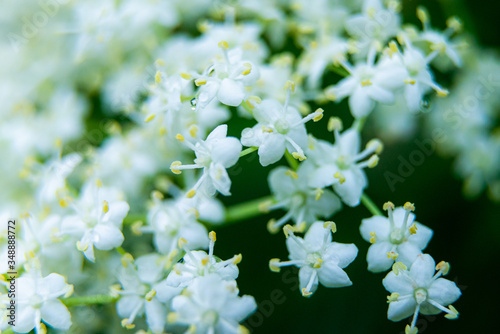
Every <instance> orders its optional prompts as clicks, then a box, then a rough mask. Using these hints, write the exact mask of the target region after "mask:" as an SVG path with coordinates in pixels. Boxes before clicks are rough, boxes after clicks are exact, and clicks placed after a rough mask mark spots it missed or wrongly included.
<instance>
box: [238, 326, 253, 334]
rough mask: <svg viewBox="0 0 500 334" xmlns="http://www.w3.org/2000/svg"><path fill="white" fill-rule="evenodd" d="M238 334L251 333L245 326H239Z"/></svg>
mask: <svg viewBox="0 0 500 334" xmlns="http://www.w3.org/2000/svg"><path fill="white" fill-rule="evenodd" d="M237 334H250V331H249V330H248V328H246V327H245V326H243V325H239V327H238V332H237Z"/></svg>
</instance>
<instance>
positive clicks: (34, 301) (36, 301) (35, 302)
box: [30, 294, 43, 308]
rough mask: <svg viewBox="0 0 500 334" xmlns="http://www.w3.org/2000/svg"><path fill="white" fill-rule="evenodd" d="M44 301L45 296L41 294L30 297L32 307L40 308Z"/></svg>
mask: <svg viewBox="0 0 500 334" xmlns="http://www.w3.org/2000/svg"><path fill="white" fill-rule="evenodd" d="M42 303H43V298H42V297H41V296H40V295H37V294H34V295H33V296H31V298H30V305H31V307H33V308H40V307H42Z"/></svg>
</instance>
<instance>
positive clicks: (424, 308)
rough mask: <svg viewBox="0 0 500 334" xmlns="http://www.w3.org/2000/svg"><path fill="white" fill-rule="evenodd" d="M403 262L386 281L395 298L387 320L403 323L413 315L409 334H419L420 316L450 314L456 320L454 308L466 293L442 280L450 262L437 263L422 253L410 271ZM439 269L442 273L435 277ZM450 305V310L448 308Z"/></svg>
mask: <svg viewBox="0 0 500 334" xmlns="http://www.w3.org/2000/svg"><path fill="white" fill-rule="evenodd" d="M406 269H407V268H406V266H405V265H403V264H402V263H400V262H397V263H396V264H394V267H393V271H391V272H390V273H389V274H387V276H386V277H385V278H384V280H383V281H382V282H383V284H384V287H385V288H386V290H387V291H389V292H391V295H390V296H388V297H387V299H388V302H389V303H390V304H389V310H388V312H387V317H388V318H389V320H392V321H400V320H403V319H405V318H408V317H409V316H411V315H412V314H413V321H412V323H411V326H409V325H407V327H406V333H407V334H416V333H417V329H416V328H415V324H416V322H417V317H418V314H419V313H422V314H427V315H430V314H439V313H441V312H446V313H447V314H446V315H445V317H446V318H448V319H456V318H457V317H458V311H457V310H456V309H455V308H454V307H453V306H452V305H450V304H451V303H454V302H455V301H456V300H457V299H458V298H459V297H460V295H461V294H462V293H461V292H460V289H459V288H458V287H457V285H456V284H455V283H454V282H451V281H449V280H447V279H444V278H440V276H441V275H446V274H447V273H448V271H449V269H450V266H449V264H448V263H446V262H444V261H442V262H440V263H438V265H437V266H436V263H435V262H434V259H433V258H432V257H431V256H430V255H428V254H421V255H419V256H418V257H417V259H416V260H415V262H413V264H412V266H411V268H410V270H406ZM435 270H438V272H437V273H436V274H434V272H435ZM445 305H447V306H448V308H446V307H445Z"/></svg>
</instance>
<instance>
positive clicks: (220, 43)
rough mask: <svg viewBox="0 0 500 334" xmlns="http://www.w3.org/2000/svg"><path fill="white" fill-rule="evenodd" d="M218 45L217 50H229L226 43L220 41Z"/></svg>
mask: <svg viewBox="0 0 500 334" xmlns="http://www.w3.org/2000/svg"><path fill="white" fill-rule="evenodd" d="M218 45H219V48H221V49H223V50H227V49H229V44H227V42H226V41H220V42H219V44H218Z"/></svg>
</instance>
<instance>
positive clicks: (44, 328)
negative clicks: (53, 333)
mask: <svg viewBox="0 0 500 334" xmlns="http://www.w3.org/2000/svg"><path fill="white" fill-rule="evenodd" d="M37 334H47V326H45V324H44V323H43V322H41V323H40V327H39V330H38V332H37Z"/></svg>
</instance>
